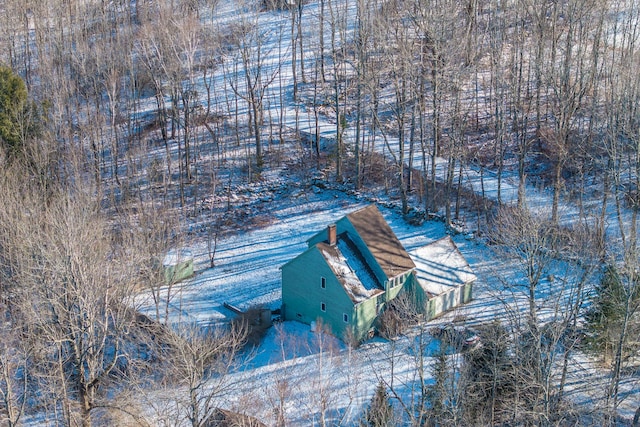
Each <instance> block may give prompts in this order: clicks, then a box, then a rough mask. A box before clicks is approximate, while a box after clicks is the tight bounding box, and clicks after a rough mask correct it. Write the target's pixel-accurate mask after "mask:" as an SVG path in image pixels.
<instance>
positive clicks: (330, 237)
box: [327, 224, 338, 246]
mask: <svg viewBox="0 0 640 427" xmlns="http://www.w3.org/2000/svg"><path fill="white" fill-rule="evenodd" d="M337 240H338V236H337V235H336V225H335V224H331V225H330V226H328V227H327V241H328V242H329V246H335V245H336V242H337Z"/></svg>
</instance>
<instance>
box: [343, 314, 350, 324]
mask: <svg viewBox="0 0 640 427" xmlns="http://www.w3.org/2000/svg"><path fill="white" fill-rule="evenodd" d="M342 320H344V323H349V315H348V314H347V313H342Z"/></svg>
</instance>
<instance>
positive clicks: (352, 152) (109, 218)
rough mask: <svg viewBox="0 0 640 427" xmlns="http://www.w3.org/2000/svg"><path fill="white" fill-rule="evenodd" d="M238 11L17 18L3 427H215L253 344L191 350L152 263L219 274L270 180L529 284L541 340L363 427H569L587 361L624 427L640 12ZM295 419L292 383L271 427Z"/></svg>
mask: <svg viewBox="0 0 640 427" xmlns="http://www.w3.org/2000/svg"><path fill="white" fill-rule="evenodd" d="M230 3H233V7H231V6H230V5H229V4H227V3H225V2H220V1H218V0H136V1H129V0H113V1H108V2H107V1H104V0H64V1H63V0H0V166H1V171H0V189H1V191H0V206H2V208H0V313H1V314H2V324H1V325H0V341H2V342H4V343H8V344H7V345H6V346H5V347H4V348H0V368H2V369H1V372H0V423H8V425H10V426H14V425H20V424H21V423H22V422H23V421H24V420H25V418H28V417H29V416H31V417H33V416H34V414H47V419H48V420H54V421H51V422H52V423H53V422H55V423H59V424H61V425H68V426H71V425H80V424H81V425H83V426H89V425H91V424H95V425H110V424H113V423H116V424H118V423H123V425H124V424H126V423H129V424H132V425H158V424H157V423H158V422H160V423H164V424H163V425H179V424H181V423H189V424H191V425H193V426H203V425H207V424H206V421H207V419H208V418H209V417H210V416H211V414H212V413H213V412H214V410H215V408H216V405H219V401H220V398H221V396H223V395H224V393H225V390H226V387H230V386H231V384H229V383H228V382H229V381H230V379H229V377H228V376H226V375H225V374H226V373H228V372H230V371H231V370H233V369H234V367H235V364H236V363H239V362H238V359H237V358H236V357H235V356H237V355H238V354H239V353H241V352H243V351H245V350H246V349H245V347H244V344H245V342H246V334H247V333H248V331H247V330H246V329H247V325H246V324H244V323H242V322H239V323H237V324H234V325H233V326H232V327H227V326H225V327H224V328H220V329H216V328H212V329H211V330H206V331H204V332H203V331H202V330H200V329H199V328H197V327H196V326H192V325H187V326H185V327H184V328H183V329H180V330H175V329H173V328H170V327H168V326H167V323H168V314H167V313H168V303H167V307H162V306H161V305H160V302H158V303H157V307H156V320H157V321H158V322H157V323H156V322H151V321H149V319H146V318H141V316H140V315H139V314H137V313H136V312H135V310H134V307H135V305H136V304H135V301H134V297H135V295H136V293H137V292H139V291H140V290H142V289H151V290H152V291H155V290H157V289H159V288H160V287H164V286H165V285H166V284H165V283H164V275H163V272H162V271H161V268H160V266H159V263H158V260H159V259H161V258H162V256H163V254H164V253H166V251H167V250H168V249H169V248H173V247H179V246H181V245H182V244H184V242H185V241H188V239H189V238H196V237H198V238H204V239H206V240H207V242H208V248H209V255H210V265H211V267H214V265H215V253H216V243H217V241H218V239H219V238H221V236H223V235H225V234H229V233H234V232H237V231H238V230H241V229H243V227H252V226H255V224H253V223H252V222H251V221H252V217H251V214H250V213H249V212H247V211H245V210H243V209H244V208H243V209H236V207H235V206H234V192H235V189H237V188H238V187H241V186H245V185H250V184H252V183H256V182H264V181H268V180H269V176H270V174H272V173H273V172H274V171H276V172H278V173H284V174H286V175H287V176H288V178H290V179H291V180H298V181H305V182H307V181H308V182H316V181H317V180H318V179H320V180H322V181H323V182H330V183H331V184H332V185H336V186H339V188H341V189H343V190H344V191H345V192H352V193H351V194H353V192H362V193H368V194H380V195H382V194H384V196H385V197H388V198H389V199H390V200H392V201H393V202H394V203H396V202H397V203H398V205H399V207H400V209H401V211H402V213H403V214H406V215H407V218H411V219H412V220H416V218H418V220H420V221H421V220H424V219H428V218H432V217H434V216H435V217H438V218H440V219H442V220H443V221H444V222H445V223H446V224H447V225H448V226H450V225H451V226H453V225H455V224H459V223H461V222H463V221H464V218H465V217H466V218H470V217H474V218H475V219H474V221H476V222H477V224H475V225H474V228H475V230H474V231H475V232H476V234H477V235H478V236H483V237H486V239H487V241H489V242H490V243H491V244H492V245H494V246H495V248H496V250H498V251H504V252H503V253H504V254H505V257H508V258H510V259H515V260H517V262H518V265H519V266H520V267H521V270H522V274H523V275H524V277H526V283H525V284H523V285H522V286H523V287H524V288H523V289H525V292H526V294H527V295H528V304H527V312H528V316H527V317H526V318H522V317H521V316H519V315H518V313H519V312H518V311H513V312H511V313H513V316H512V318H509V319H508V321H507V322H506V323H507V325H506V326H505V325H492V326H491V328H489V329H487V331H486V332H485V334H486V336H487V337H494V338H495V339H489V338H487V341H488V344H489V345H486V346H485V347H484V349H483V350H482V353H481V354H473V355H470V356H468V357H467V360H465V361H464V363H462V364H455V363H454V364H453V365H452V364H451V362H450V361H449V360H447V359H446V358H444V357H443V358H442V359H441V360H440V359H439V362H438V364H439V368H438V369H437V371H435V372H433V375H431V376H429V374H428V373H427V372H426V371H424V370H420V369H418V368H416V374H415V378H417V379H418V380H417V383H418V384H419V385H420V387H421V388H420V390H419V392H416V394H415V395H413V396H414V397H415V396H418V397H416V400H412V401H410V402H409V401H407V399H406V396H402V395H401V393H396V394H394V393H395V392H396V391H397V389H396V387H397V386H398V385H397V384H393V383H387V382H385V381H383V380H381V381H380V386H379V390H378V391H376V394H375V396H374V401H373V402H374V403H372V405H371V406H372V407H374V408H375V411H373V410H372V411H369V412H368V413H367V414H364V415H363V420H364V421H363V422H365V421H366V422H368V423H370V425H376V426H382V425H395V424H396V423H397V422H398V418H395V419H394V418H393V417H397V416H399V415H398V413H402V415H400V416H401V417H402V418H400V419H401V420H403V421H406V420H410V422H411V423H412V424H413V425H435V424H439V425H471V424H473V423H476V424H477V425H488V424H505V423H506V424H514V425H519V424H522V425H534V424H535V425H555V424H566V423H570V422H575V420H580V419H581V418H580V417H581V414H582V410H581V409H576V408H573V407H571V404H570V403H569V402H568V400H567V399H566V393H565V386H566V379H567V370H568V366H569V364H570V360H571V358H572V357H573V355H574V353H575V352H576V351H591V352H592V353H591V354H595V355H596V357H598V358H599V359H602V363H603V365H602V366H603V367H604V368H603V369H607V370H610V381H609V384H608V388H607V390H606V391H605V395H606V405H605V406H606V407H603V408H598V411H597V414H594V413H591V412H590V413H589V416H590V417H593V418H592V419H593V420H594V424H600V423H606V424H610V425H614V424H615V423H616V422H617V419H616V416H617V415H616V414H617V413H616V411H617V408H618V406H619V404H620V402H621V400H622V399H623V396H621V394H620V393H619V389H618V385H619V383H620V380H621V377H622V376H624V375H625V372H626V371H625V367H626V366H628V363H629V362H630V361H632V360H633V359H634V357H636V358H637V354H638V345H639V342H638V341H637V337H638V334H639V333H640V313H639V312H638V311H639V308H640V278H639V277H638V274H639V272H640V265H639V258H638V235H637V233H638V232H637V224H638V212H639V208H640V201H639V197H640V73H638V72H637V70H638V68H636V67H639V68H640V40H638V25H639V24H640V2H636V1H634V0H619V1H618V0H562V1H537V0H465V1H456V0H430V1H427V0H341V1H338V0H317V1H313V2H311V1H305V0H287V1H284V0H238V1H236V2H230ZM230 15H233V16H232V17H231V18H230V17H229V16H230ZM264 21H267V22H271V24H270V25H267V26H265V25H264ZM327 127H330V128H331V131H329V132H328V131H327ZM327 135H330V136H327ZM440 159H444V160H445V161H446V162H445V165H446V166H445V172H444V173H441V172H440V171H439V169H438V166H437V165H438V162H439V161H440ZM439 167H440V168H442V166H439ZM469 170H474V171H479V173H480V175H481V176H483V174H491V175H492V176H495V177H496V178H497V181H498V193H497V198H496V199H489V198H487V197H484V196H485V188H484V184H483V185H482V188H481V190H478V189H475V190H474V191H470V190H469V189H468V188H465V187H464V186H463V185H462V177H463V175H464V174H465V173H466V171H469ZM505 176H515V177H516V179H517V183H518V197H517V201H516V203H515V204H514V203H510V201H508V200H506V199H505V197H504V195H503V194H501V188H502V187H501V180H502V179H505V178H504V177H505ZM318 177H320V178H318ZM314 180H316V181H314ZM528 186H532V187H536V188H539V189H542V190H546V191H549V192H550V193H551V194H552V195H553V196H552V203H551V206H549V209H548V212H546V211H545V212H542V213H540V212H532V210H531V209H529V206H528V204H527V187H528ZM563 201H565V202H566V203H570V204H571V205H572V206H575V207H576V212H577V213H576V214H575V215H573V217H572V218H571V221H570V222H566V221H563V206H564V205H563ZM610 212H614V214H613V215H610ZM254 220H255V218H254ZM256 221H257V220H256ZM194 230H199V232H198V231H195V232H194ZM198 233H200V234H198ZM194 234H195V235H196V236H195V237H194ZM557 260H563V261H566V271H565V276H564V277H565V278H563V279H562V280H558V281H557V283H559V285H558V292H557V293H555V294H554V295H550V296H549V297H548V298H543V300H541V299H540V297H539V295H538V294H537V289H538V287H539V285H540V283H541V281H544V280H546V278H547V277H546V276H547V275H548V273H549V266H550V264H551V263H553V262H556V261H557ZM504 280H505V284H504V285H505V289H511V287H513V283H510V282H508V279H506V278H505V279H504ZM594 284H596V285H595V287H594ZM169 286H172V284H170V285H169ZM593 289H595V291H594V290H593ZM507 311H508V312H509V310H507ZM163 312H164V314H163ZM549 312H554V313H555V315H554V316H552V317H553V320H552V321H548V320H546V319H548V318H546V317H545V320H544V321H543V320H541V318H540V317H541V316H543V314H542V313H549ZM584 341H588V342H589V345H588V346H583V344H584ZM586 347H589V348H588V349H586ZM465 357H466V356H465ZM507 359H509V361H507ZM391 360H392V358H391ZM514 360H515V361H517V362H514ZM345 363H348V362H345ZM416 366H417V367H423V365H422V363H421V360H420V357H417V358H416ZM457 369H460V370H462V372H458V371H457ZM465 369H466V371H465ZM391 370H393V367H391ZM159 372H160V373H159ZM463 374H464V375H463ZM458 375H462V377H461V378H462V380H460V381H459V382H456V381H454V380H453V378H456V377H457V376H458ZM635 375H637V373H636V374H635ZM427 376H429V378H435V385H431V384H430V383H428V382H427V381H426V379H425V378H426V377H427ZM415 378H414V379H415ZM212 379H213V380H212ZM228 380H229V381H228ZM325 380H326V381H329V380H327V379H326V378H323V377H322V376H321V377H320V378H319V379H318V381H319V383H318V393H319V394H318V402H320V403H318V407H319V408H321V409H319V412H320V413H321V414H323V415H324V413H325V411H326V410H327V407H328V406H327V405H330V403H331V396H326V395H323V393H327V389H326V388H325V387H324V384H323V383H322V381H325ZM212 381H213V383H212ZM178 387H182V388H180V390H181V392H180V393H173V392H167V393H170V394H172V396H171V398H167V399H166V400H159V401H160V402H162V403H167V402H171V405H165V406H164V407H163V406H162V405H158V406H154V405H157V402H158V400H156V398H157V394H159V393H161V392H162V391H163V390H174V389H175V388H178ZM123 389H130V390H133V391H132V392H131V393H126V392H125V391H123ZM462 396H464V398H463V397H462ZM287 399H291V396H290V394H289V391H288V389H287V384H285V382H283V383H282V388H281V389H278V390H276V391H274V398H273V405H274V413H275V414H277V416H275V418H276V423H277V424H278V425H290V422H289V421H288V420H287V417H286V413H285V406H286V405H285V402H286V401H287ZM388 399H392V400H393V399H395V400H394V402H395V403H394V404H393V405H394V407H395V408H396V413H395V414H394V413H393V410H391V411H389V410H388V408H387V407H386V406H385V405H386V402H387V400H388ZM436 402H437V403H436ZM323 405H324V406H323ZM636 406H638V405H636ZM169 407H170V409H168V408H169ZM398 408H401V409H400V410H398ZM372 413H374V415H371V414H372ZM436 419H437V420H438V421H433V420H436ZM158 420H161V421H158ZM31 422H33V421H31ZM36 423H37V421H36ZM325 423H326V421H325V419H324V417H321V421H320V424H322V425H325Z"/></svg>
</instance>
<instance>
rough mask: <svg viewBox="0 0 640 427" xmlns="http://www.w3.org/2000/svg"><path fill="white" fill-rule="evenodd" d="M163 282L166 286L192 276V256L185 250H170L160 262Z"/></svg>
mask: <svg viewBox="0 0 640 427" xmlns="http://www.w3.org/2000/svg"><path fill="white" fill-rule="evenodd" d="M162 267H163V269H164V281H165V283H167V284H168V285H170V284H173V283H177V282H179V281H181V280H184V279H187V278H189V277H191V276H193V273H194V271H193V254H192V253H191V251H188V250H186V249H172V250H170V251H169V252H167V254H166V255H165V257H164V260H163V261H162Z"/></svg>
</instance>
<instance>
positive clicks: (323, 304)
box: [320, 302, 327, 311]
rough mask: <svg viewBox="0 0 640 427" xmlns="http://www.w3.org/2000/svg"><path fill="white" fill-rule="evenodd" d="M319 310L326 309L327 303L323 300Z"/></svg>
mask: <svg viewBox="0 0 640 427" xmlns="http://www.w3.org/2000/svg"><path fill="white" fill-rule="evenodd" d="M320 310H322V311H327V305H326V304H325V303H323V302H321V303H320Z"/></svg>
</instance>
